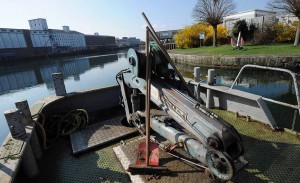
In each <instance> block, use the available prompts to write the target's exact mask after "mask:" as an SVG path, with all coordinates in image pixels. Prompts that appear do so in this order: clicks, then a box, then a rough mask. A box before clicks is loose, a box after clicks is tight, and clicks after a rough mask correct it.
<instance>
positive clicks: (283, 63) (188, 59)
mask: <svg viewBox="0 0 300 183" xmlns="http://www.w3.org/2000/svg"><path fill="white" fill-rule="evenodd" d="M169 55H170V57H171V58H172V60H173V61H174V62H175V63H181V64H187V65H190V66H213V67H236V68H241V67H242V66H244V65H246V64H255V65H262V66H269V67H281V68H300V55H298V56H297V55H295V56H294V55H285V56H279V55H249V56H248V55H242V56H241V55H235V56H208V55H200V54H183V53H169Z"/></svg>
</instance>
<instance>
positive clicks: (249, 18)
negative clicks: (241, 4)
mask: <svg viewBox="0 0 300 183" xmlns="http://www.w3.org/2000/svg"><path fill="white" fill-rule="evenodd" d="M239 20H246V22H248V23H251V22H252V23H255V24H258V25H262V24H263V23H265V22H270V21H274V22H275V20H276V12H273V11H266V10H257V9H254V10H249V11H243V12H239V13H235V14H231V15H228V16H225V17H223V26H224V27H225V28H226V29H228V30H232V28H233V26H234V24H235V23H236V22H237V21H239Z"/></svg>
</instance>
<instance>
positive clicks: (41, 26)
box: [28, 18, 48, 30]
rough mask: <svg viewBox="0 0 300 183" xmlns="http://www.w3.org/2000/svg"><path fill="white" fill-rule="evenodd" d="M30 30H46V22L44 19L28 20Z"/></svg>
mask: <svg viewBox="0 0 300 183" xmlns="http://www.w3.org/2000/svg"><path fill="white" fill-rule="evenodd" d="M28 22H29V27H30V30H48V25H47V20H46V19H44V18H37V19H32V20H28Z"/></svg>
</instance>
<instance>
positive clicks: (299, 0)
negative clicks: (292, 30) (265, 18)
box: [268, 0, 300, 46]
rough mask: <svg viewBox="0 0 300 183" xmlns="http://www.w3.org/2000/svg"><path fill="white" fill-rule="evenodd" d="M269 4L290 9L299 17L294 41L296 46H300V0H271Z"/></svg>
mask: <svg viewBox="0 0 300 183" xmlns="http://www.w3.org/2000/svg"><path fill="white" fill-rule="evenodd" d="M268 6H269V7H271V8H274V9H277V10H283V11H288V12H289V13H292V14H294V15H295V16H296V17H297V18H298V20H299V23H298V28H297V32H296V36H295V42H294V46H298V45H299V39H300V0H271V1H269V2H268Z"/></svg>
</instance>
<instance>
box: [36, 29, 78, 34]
mask: <svg viewBox="0 0 300 183" xmlns="http://www.w3.org/2000/svg"><path fill="white" fill-rule="evenodd" d="M48 30H49V31H55V32H66V31H64V30H61V29H48ZM35 31H39V30H35ZM41 31H42V30H41ZM68 32H70V33H76V34H83V33H81V32H78V31H72V30H70V31H68Z"/></svg>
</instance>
